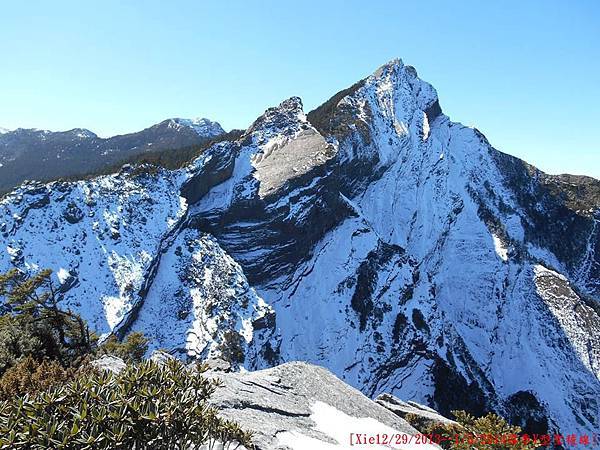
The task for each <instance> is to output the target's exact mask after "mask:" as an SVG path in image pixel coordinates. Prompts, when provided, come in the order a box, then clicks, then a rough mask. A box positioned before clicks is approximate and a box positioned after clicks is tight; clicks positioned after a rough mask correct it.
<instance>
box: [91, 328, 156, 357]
mask: <svg viewBox="0 0 600 450" xmlns="http://www.w3.org/2000/svg"><path fill="white" fill-rule="evenodd" d="M147 351H148V338H147V337H146V336H144V333H141V332H139V331H134V332H133V333H129V334H128V335H127V337H126V338H125V340H124V341H123V342H119V340H118V339H117V338H116V337H115V336H110V337H109V338H108V339H107V340H106V342H104V344H102V345H101V346H100V353H106V354H109V355H114V356H118V357H119V358H122V359H123V360H125V361H128V362H140V361H142V360H143V359H144V355H145V354H146V352H147Z"/></svg>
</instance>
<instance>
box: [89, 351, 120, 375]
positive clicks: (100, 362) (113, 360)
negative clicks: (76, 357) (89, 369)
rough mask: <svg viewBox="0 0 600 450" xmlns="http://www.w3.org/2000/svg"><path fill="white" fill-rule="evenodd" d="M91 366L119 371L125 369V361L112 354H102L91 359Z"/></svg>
mask: <svg viewBox="0 0 600 450" xmlns="http://www.w3.org/2000/svg"><path fill="white" fill-rule="evenodd" d="M91 364H92V366H94V367H95V368H96V369H99V370H108V371H110V372H112V373H120V372H121V371H122V370H123V369H125V366H126V365H127V364H125V361H123V360H122V359H121V358H119V357H117V356H113V355H104V356H102V357H101V358H98V359H96V360H95V361H92V363H91Z"/></svg>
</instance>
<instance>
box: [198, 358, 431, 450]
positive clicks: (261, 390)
mask: <svg viewBox="0 0 600 450" xmlns="http://www.w3.org/2000/svg"><path fill="white" fill-rule="evenodd" d="M209 376H215V377H217V378H219V379H220V380H222V382H223V386H222V387H221V388H219V389H218V390H217V392H216V393H215V394H214V396H213V398H212V403H213V404H214V405H215V406H216V407H217V408H218V409H219V411H220V414H221V415H222V416H223V417H226V418H227V419H230V420H235V421H236V422H237V423H239V424H240V426H242V427H243V428H245V429H247V430H250V431H253V432H254V433H255V438H254V443H255V445H256V448H257V450H267V449H269V450H271V449H273V450H284V449H285V450H290V449H291V450H307V449H310V450H320V449H346V448H348V449H349V448H351V446H350V444H351V441H350V440H351V439H354V441H353V442H355V443H356V442H357V441H356V440H357V439H363V438H369V437H371V436H375V437H376V436H377V435H379V436H383V435H384V434H386V435H387V436H389V437H390V438H391V437H392V436H393V438H391V440H392V442H391V443H389V444H387V445H381V446H377V448H381V449H385V448H390V449H400V448H402V449H409V448H419V449H422V450H427V449H433V448H437V447H436V446H433V445H422V444H418V445H417V444H416V443H415V439H412V441H413V442H412V444H408V445H406V444H402V445H401V442H402V441H403V440H404V441H405V442H409V441H411V439H410V438H409V436H414V435H416V434H418V431H417V430H415V429H414V428H413V427H411V426H410V425H409V424H408V423H407V422H406V421H405V420H403V419H402V418H400V417H399V416H397V415H396V414H394V413H393V412H392V411H390V410H388V409H386V408H385V407H383V406H381V405H379V404H377V403H376V402H374V401H373V400H371V399H369V398H368V397H366V396H365V395H363V394H362V393H361V392H360V391H358V390H357V389H354V388H352V387H351V386H349V385H347V384H346V383H344V382H343V381H341V380H340V379H338V378H337V377H335V376H334V375H333V374H332V373H331V372H329V371H328V370H326V369H324V368H321V367H318V366H314V365H311V364H307V363H303V362H291V363H286V364H282V365H280V366H277V367H274V368H272V369H266V370H260V371H256V372H246V373H239V372H238V373H222V372H219V373H209ZM403 436H406V437H404V438H403ZM396 441H398V444H396ZM362 447H365V446H364V445H363V446H362ZM368 447H371V448H372V447H373V446H368ZM355 448H360V446H357V447H355Z"/></svg>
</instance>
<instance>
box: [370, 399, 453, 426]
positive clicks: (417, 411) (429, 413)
mask: <svg viewBox="0 0 600 450" xmlns="http://www.w3.org/2000/svg"><path fill="white" fill-rule="evenodd" d="M375 402H376V403H378V404H379V405H381V406H383V407H384V408H387V409H389V410H390V411H392V412H393V413H394V414H396V415H398V416H399V417H402V418H403V419H404V418H406V416H407V415H409V414H410V415H412V416H413V417H416V418H418V421H419V422H420V423H422V424H423V425H424V426H425V427H428V426H430V425H452V424H456V422H454V421H453V420H450V419H448V418H446V417H444V416H442V415H441V414H439V413H438V412H437V411H436V410H434V409H432V408H429V407H427V406H423V405H419V404H418V403H416V402H411V401H408V402H404V401H402V400H400V399H398V398H396V397H394V396H393V395H391V394H381V395H379V396H377V398H376V399H375ZM420 431H422V430H420Z"/></svg>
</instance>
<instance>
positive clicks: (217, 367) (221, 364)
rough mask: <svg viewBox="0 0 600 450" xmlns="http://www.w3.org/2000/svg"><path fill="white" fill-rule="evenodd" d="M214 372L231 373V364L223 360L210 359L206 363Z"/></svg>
mask: <svg viewBox="0 0 600 450" xmlns="http://www.w3.org/2000/svg"><path fill="white" fill-rule="evenodd" d="M204 364H206V365H207V366H208V370H210V371H212V372H231V363H230V362H229V361H225V360H224V359H221V358H209V359H207V360H206V361H204Z"/></svg>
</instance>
